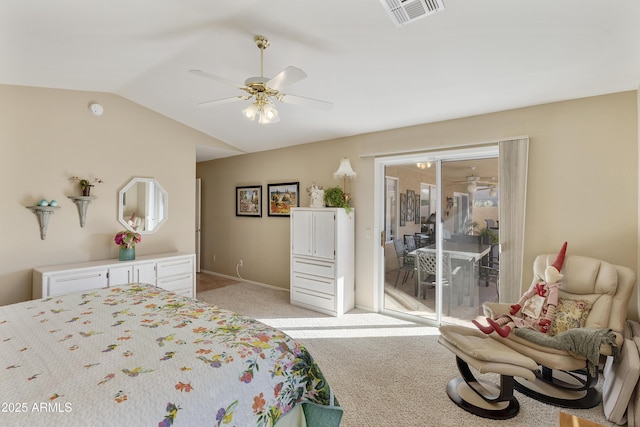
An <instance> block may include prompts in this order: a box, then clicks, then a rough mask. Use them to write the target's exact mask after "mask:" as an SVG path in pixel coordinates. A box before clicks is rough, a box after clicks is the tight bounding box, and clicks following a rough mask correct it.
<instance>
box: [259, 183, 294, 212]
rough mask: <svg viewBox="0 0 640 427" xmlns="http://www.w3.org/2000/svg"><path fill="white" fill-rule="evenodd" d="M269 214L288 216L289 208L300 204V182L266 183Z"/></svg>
mask: <svg viewBox="0 0 640 427" xmlns="http://www.w3.org/2000/svg"><path fill="white" fill-rule="evenodd" d="M267 188H268V191H267V193H268V194H269V216H289V215H290V214H291V213H290V211H291V208H295V207H296V206H300V183H299V182H286V183H283V184H267Z"/></svg>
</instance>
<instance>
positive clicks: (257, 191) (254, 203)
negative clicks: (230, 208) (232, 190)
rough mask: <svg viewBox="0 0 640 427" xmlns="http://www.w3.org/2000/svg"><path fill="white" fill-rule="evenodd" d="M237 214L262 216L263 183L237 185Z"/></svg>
mask: <svg viewBox="0 0 640 427" xmlns="http://www.w3.org/2000/svg"><path fill="white" fill-rule="evenodd" d="M236 216H262V185H251V186H247V187H236Z"/></svg>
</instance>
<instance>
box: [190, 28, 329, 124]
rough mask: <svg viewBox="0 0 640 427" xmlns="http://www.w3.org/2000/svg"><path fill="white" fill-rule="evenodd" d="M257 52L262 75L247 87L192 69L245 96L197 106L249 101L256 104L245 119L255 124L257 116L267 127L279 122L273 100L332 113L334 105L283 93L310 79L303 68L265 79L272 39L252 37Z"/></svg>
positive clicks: (248, 81)
mask: <svg viewBox="0 0 640 427" xmlns="http://www.w3.org/2000/svg"><path fill="white" fill-rule="evenodd" d="M253 40H254V42H255V43H256V46H257V47H258V49H260V76H259V77H249V78H248V79H246V80H245V81H244V84H241V83H236V82H234V81H232V80H229V79H226V78H224V77H219V76H216V75H213V74H210V73H207V72H205V71H202V70H189V72H190V73H191V74H194V75H196V76H200V77H205V78H208V79H211V80H215V81H217V82H220V83H224V84H227V85H231V86H233V87H235V88H238V89H240V90H243V91H244V92H246V94H242V95H237V96H232V97H229V98H222V99H214V100H212V101H206V102H201V103H199V104H198V105H199V106H202V107H207V106H212V105H220V104H226V103H228V102H234V101H240V100H245V101H246V100H250V99H254V102H253V103H252V104H251V105H249V107H247V108H246V109H244V110H243V111H242V113H243V114H244V116H245V117H246V118H247V119H249V120H251V121H253V120H255V119H256V117H258V123H260V124H267V123H275V122H278V121H279V120H280V118H279V115H278V110H276V108H275V106H274V105H273V101H274V100H277V101H280V102H284V103H288V104H297V105H308V106H312V107H316V108H319V109H323V110H329V109H331V107H332V106H333V104H332V103H331V102H328V101H322V100H319V99H314V98H307V97H304V96H299V95H291V94H285V93H282V92H280V91H281V90H282V89H284V88H286V87H288V86H291V85H292V84H294V83H297V82H299V81H300V80H302V79H304V78H306V77H307V74H306V73H305V72H304V71H302V70H301V69H300V68H296V67H292V66H289V67H287V68H285V69H284V70H282V71H280V72H279V73H278V74H276V75H275V76H274V77H272V78H266V77H264V50H265V49H266V48H267V47H269V44H270V43H269V40H268V39H267V38H266V37H264V36H255V37H254V38H253Z"/></svg>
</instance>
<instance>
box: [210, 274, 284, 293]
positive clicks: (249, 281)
mask: <svg viewBox="0 0 640 427" xmlns="http://www.w3.org/2000/svg"><path fill="white" fill-rule="evenodd" d="M200 273H204V274H210V275H212V276H218V277H224V278H225V279H232V280H238V281H240V282H245V283H251V284H252V285H257V286H262V287H264V288H269V289H273V290H276V291H282V292H287V293H289V289H284V288H281V287H278V286H273V285H268V284H266V283H262V282H254V281H253V280H247V279H242V278H240V277H236V276H229V275H226V274H222V273H216V272H215V271H208V270H202V269H201V270H200Z"/></svg>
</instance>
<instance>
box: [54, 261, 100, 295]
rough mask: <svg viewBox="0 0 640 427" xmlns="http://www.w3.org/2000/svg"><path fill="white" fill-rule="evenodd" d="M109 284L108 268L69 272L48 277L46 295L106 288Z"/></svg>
mask: <svg viewBox="0 0 640 427" xmlns="http://www.w3.org/2000/svg"><path fill="white" fill-rule="evenodd" d="M107 285H108V279H107V269H106V268H100V269H94V270H81V271H75V272H67V273H64V274H59V275H52V276H49V277H48V280H47V287H48V289H47V292H46V295H47V296H55V295H63V294H68V293H71V292H80V291H86V290H89V289H98V288H105V287H107Z"/></svg>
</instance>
